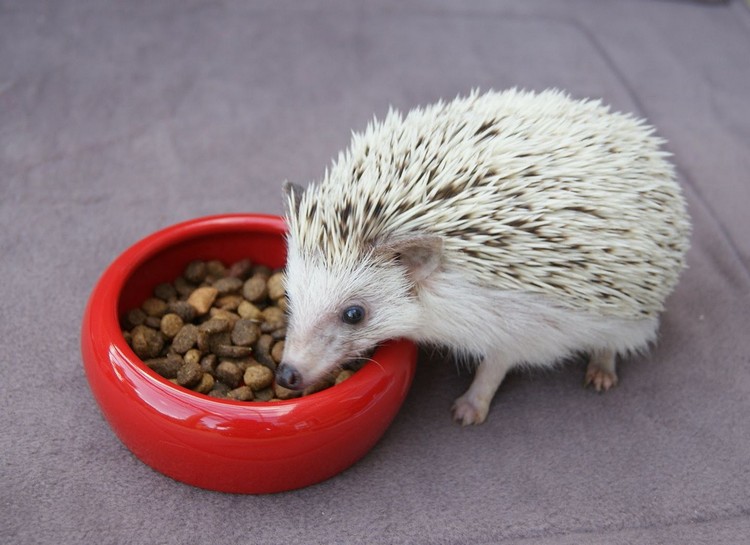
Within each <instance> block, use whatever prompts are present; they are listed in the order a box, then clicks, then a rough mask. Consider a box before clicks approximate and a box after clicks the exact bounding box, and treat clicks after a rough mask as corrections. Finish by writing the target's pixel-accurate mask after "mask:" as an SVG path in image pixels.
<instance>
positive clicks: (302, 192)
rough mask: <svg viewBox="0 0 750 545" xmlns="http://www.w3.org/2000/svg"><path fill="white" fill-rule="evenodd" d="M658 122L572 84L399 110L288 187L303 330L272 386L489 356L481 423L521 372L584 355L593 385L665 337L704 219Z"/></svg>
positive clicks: (462, 400)
mask: <svg viewBox="0 0 750 545" xmlns="http://www.w3.org/2000/svg"><path fill="white" fill-rule="evenodd" d="M663 144H664V141H663V140H662V139H661V138H660V137H658V136H657V135H656V131H655V129H654V128H653V127H652V126H650V125H648V124H647V122H646V121H645V120H643V119H639V118H637V117H635V116H633V115H632V114H625V113H621V112H613V111H611V109H610V108H609V107H608V106H605V105H604V104H603V103H602V102H601V101H600V100H592V99H583V100H577V99H573V98H571V96H570V95H569V94H567V93H565V92H562V91H559V90H555V89H552V90H546V91H543V92H532V91H524V90H518V89H511V90H508V91H504V92H495V91H491V92H488V93H486V94H480V93H479V92H478V91H476V90H475V91H472V92H471V93H470V94H469V95H468V96H463V97H462V96H459V97H457V98H456V99H455V100H453V101H450V102H444V101H442V100H441V101H439V102H437V103H436V104H433V105H430V106H426V107H421V108H416V109H414V110H412V111H410V112H408V113H407V114H406V115H402V114H401V113H399V112H398V111H395V110H394V109H390V110H389V111H388V113H387V115H386V116H385V118H384V119H383V120H382V121H378V120H377V118H375V119H373V121H371V122H370V123H369V124H368V125H367V127H366V129H365V130H364V132H362V133H353V136H352V141H351V144H350V147H349V148H348V149H347V150H346V151H344V152H341V153H340V154H339V156H338V158H337V159H335V160H334V161H333V163H332V166H331V167H330V168H329V169H327V170H326V171H325V174H324V176H323V178H322V180H320V181H319V182H313V183H311V184H310V185H309V186H308V187H307V188H306V189H303V188H302V187H300V186H299V185H297V184H292V183H290V182H285V183H284V194H285V199H284V200H285V205H286V216H285V218H286V222H287V225H288V233H287V237H286V244H287V264H286V290H287V294H288V308H289V323H288V329H287V337H286V342H285V349H284V353H283V356H282V361H281V364H280V365H279V367H278V369H277V372H276V381H277V383H278V384H280V385H281V386H284V387H286V388H291V389H296V390H299V389H304V388H306V387H308V386H310V385H312V384H315V383H317V382H318V381H320V380H321V379H322V378H324V377H325V376H327V375H329V374H331V373H332V372H334V371H335V370H336V369H338V368H340V367H341V366H342V365H345V364H346V363H347V362H349V361H351V360H353V359H356V358H359V357H362V356H363V355H366V354H368V352H369V351H370V350H371V349H373V347H375V346H377V345H378V344H379V343H381V342H383V341H385V340H387V339H391V338H406V339H411V340H413V341H415V342H416V343H420V344H426V345H433V346H441V347H446V348H448V349H449V350H451V351H452V352H453V353H454V354H455V355H456V357H457V358H458V360H459V361H472V362H476V369H475V373H474V377H473V380H472V382H471V385H470V387H469V388H468V390H467V391H466V392H465V393H464V394H463V395H462V396H460V397H459V398H458V399H457V400H456V401H455V403H454V404H453V406H452V412H453V417H454V419H455V420H456V421H458V422H459V423H460V424H464V425H469V424H480V423H482V422H483V421H484V420H485V419H486V417H487V414H488V411H489V408H490V403H491V401H492V399H493V397H494V395H495V393H496V391H497V389H498V387H499V386H500V384H501V382H502V381H503V379H504V377H505V376H506V374H507V373H508V371H510V370H511V369H514V368H516V367H522V366H542V367H545V366H552V365H554V364H556V363H557V362H561V361H566V360H569V359H570V358H571V357H572V356H576V355H584V356H585V357H587V358H588V364H587V367H586V375H585V385H587V386H592V387H593V388H594V389H595V390H597V391H606V390H608V389H610V388H611V387H613V386H615V385H616V384H617V374H616V370H615V365H616V361H617V359H618V358H623V357H631V356H633V355H634V354H639V353H642V352H644V351H646V350H648V348H649V347H650V346H651V345H652V344H653V343H654V342H655V340H656V336H657V330H658V324H659V315H660V313H661V312H662V311H663V310H664V303H665V299H666V298H667V296H668V295H669V294H670V293H671V292H672V291H673V289H674V287H675V285H676V283H677V281H678V277H679V275H680V273H681V271H682V269H683V268H684V267H685V253H686V251H687V248H688V244H689V235H690V220H689V216H688V213H687V209H686V203H685V199H684V196H683V194H682V191H681V189H680V187H679V185H678V184H677V183H676V181H675V171H674V167H673V166H672V165H671V163H670V161H669V160H668V158H669V153H668V152H666V151H665V150H663V149H662V148H663Z"/></svg>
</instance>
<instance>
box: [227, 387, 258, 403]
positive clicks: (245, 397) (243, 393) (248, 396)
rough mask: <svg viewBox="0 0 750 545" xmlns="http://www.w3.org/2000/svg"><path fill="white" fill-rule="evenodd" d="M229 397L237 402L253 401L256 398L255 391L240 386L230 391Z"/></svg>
mask: <svg viewBox="0 0 750 545" xmlns="http://www.w3.org/2000/svg"><path fill="white" fill-rule="evenodd" d="M227 397H228V398H229V399H234V400H237V401H252V399H253V397H254V396H253V391H252V390H251V389H250V388H248V387H247V386H240V387H239V388H235V389H234V390H229V392H227Z"/></svg>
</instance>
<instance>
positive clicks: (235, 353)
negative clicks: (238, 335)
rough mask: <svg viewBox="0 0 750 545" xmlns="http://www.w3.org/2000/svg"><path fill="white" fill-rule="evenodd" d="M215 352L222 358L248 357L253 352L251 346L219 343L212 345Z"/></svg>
mask: <svg viewBox="0 0 750 545" xmlns="http://www.w3.org/2000/svg"><path fill="white" fill-rule="evenodd" d="M212 350H213V352H214V354H216V355H217V356H219V357H220V358H246V357H247V356H249V355H251V354H252V353H253V349H252V348H250V347H249V346H234V345H231V344H219V345H216V346H214V347H212Z"/></svg>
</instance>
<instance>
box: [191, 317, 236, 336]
mask: <svg viewBox="0 0 750 545" xmlns="http://www.w3.org/2000/svg"><path fill="white" fill-rule="evenodd" d="M198 329H200V330H201V331H205V332H206V333H208V334H209V335H213V334H215V333H222V332H224V331H228V330H229V320H224V319H222V318H211V319H210V320H206V321H205V322H203V323H202V324H201V325H199V326H198Z"/></svg>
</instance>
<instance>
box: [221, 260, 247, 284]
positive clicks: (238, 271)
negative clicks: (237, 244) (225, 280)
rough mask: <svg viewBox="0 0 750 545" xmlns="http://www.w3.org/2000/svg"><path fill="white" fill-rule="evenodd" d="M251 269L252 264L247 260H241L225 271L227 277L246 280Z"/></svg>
mask: <svg viewBox="0 0 750 545" xmlns="http://www.w3.org/2000/svg"><path fill="white" fill-rule="evenodd" d="M252 268H253V264H252V262H251V261H250V260H249V259H241V260H239V261H237V262H235V263H232V266H231V267H229V270H228V271H227V276H231V277H233V278H239V279H240V280H246V279H247V277H249V276H250V272H251V271H252Z"/></svg>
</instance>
